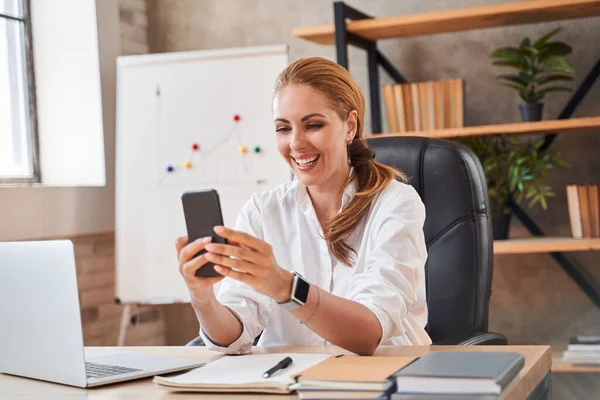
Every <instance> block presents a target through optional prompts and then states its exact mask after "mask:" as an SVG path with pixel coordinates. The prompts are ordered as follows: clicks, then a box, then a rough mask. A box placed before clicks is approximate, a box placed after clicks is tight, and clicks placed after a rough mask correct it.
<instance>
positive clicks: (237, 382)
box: [154, 354, 331, 393]
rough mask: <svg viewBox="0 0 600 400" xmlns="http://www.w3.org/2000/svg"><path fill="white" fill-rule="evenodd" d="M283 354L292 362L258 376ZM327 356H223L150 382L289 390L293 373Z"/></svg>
mask: <svg viewBox="0 0 600 400" xmlns="http://www.w3.org/2000/svg"><path fill="white" fill-rule="evenodd" d="M285 357H291V358H292V360H293V362H292V365H290V366H289V367H288V368H286V369H282V370H280V371H278V372H277V373H275V374H274V375H273V376H271V377H270V378H263V377H262V375H263V373H264V372H266V371H267V370H268V369H270V368H271V367H273V366H274V365H276V364H277V363H278V362H279V361H281V360H282V359H284V358H285ZM329 357H331V354H250V355H244V356H225V357H223V358H220V359H218V360H216V361H213V362H211V363H208V364H206V365H205V366H203V367H200V368H196V369H193V370H191V371H189V372H186V373H184V374H181V375H178V376H173V377H161V376H157V377H155V378H154V382H155V383H157V384H158V385H160V386H161V387H162V388H164V389H167V390H169V391H191V392H228V393H234V392H255V393H290V392H291V391H292V389H290V386H291V385H292V384H293V383H294V382H295V381H294V377H295V376H296V375H298V374H299V373H300V372H301V371H303V370H305V369H308V368H310V367H312V366H314V365H315V364H318V363H320V362H321V361H323V360H325V359H327V358H329Z"/></svg>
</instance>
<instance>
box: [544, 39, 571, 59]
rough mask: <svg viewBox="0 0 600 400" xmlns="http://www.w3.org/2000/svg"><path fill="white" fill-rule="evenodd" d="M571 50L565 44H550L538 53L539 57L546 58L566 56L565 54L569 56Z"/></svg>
mask: <svg viewBox="0 0 600 400" xmlns="http://www.w3.org/2000/svg"><path fill="white" fill-rule="evenodd" d="M572 51H573V49H572V48H571V46H569V45H568V44H566V43H562V42H552V43H548V44H547V45H546V46H545V47H544V48H543V50H542V51H540V56H542V54H543V57H544V58H546V57H549V56H566V55H567V54H571V52H572Z"/></svg>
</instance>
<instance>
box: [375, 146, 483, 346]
mask: <svg viewBox="0 0 600 400" xmlns="http://www.w3.org/2000/svg"><path fill="white" fill-rule="evenodd" d="M368 143H369V145H370V146H371V147H372V148H373V150H375V152H376V157H375V159H376V160H377V161H379V162H381V163H383V164H386V165H389V166H392V167H394V168H397V169H399V170H400V171H402V172H404V173H405V174H406V175H408V177H409V178H410V184H411V185H412V186H413V187H414V188H415V189H416V190H417V192H418V193H419V195H420V196H421V199H422V200H423V203H424V204H425V209H426V215H427V216H426V219H425V227H424V231H425V241H426V243H427V250H428V259H427V264H426V280H427V281H426V284H427V305H428V309H429V319H428V325H427V331H428V333H429V335H430V337H431V339H432V340H433V341H434V342H436V341H439V340H444V339H447V338H450V337H454V336H467V335H469V334H471V333H474V332H487V329H488V308H489V299H490V294H491V282H492V269H493V240H492V233H491V226H492V225H491V216H490V208H489V201H488V195H487V185H486V182H485V177H484V175H483V170H482V167H481V163H480V162H479V159H478V158H477V156H475V154H474V153H473V152H472V151H471V150H470V149H468V148H467V147H466V146H463V145H461V144H459V143H457V142H453V141H449V140H441V139H430V138H420V137H384V138H383V137H382V138H373V139H369V140H368Z"/></svg>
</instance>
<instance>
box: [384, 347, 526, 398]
mask: <svg viewBox="0 0 600 400" xmlns="http://www.w3.org/2000/svg"><path fill="white" fill-rule="evenodd" d="M524 365H525V357H523V355H522V354H519V353H505V352H455V351H432V352H430V353H428V354H426V355H425V356H423V357H421V358H420V359H418V360H417V361H415V362H414V363H412V364H410V365H409V366H407V367H406V368H404V369H403V370H402V371H400V372H398V374H397V375H396V385H397V393H399V394H440V395H441V394H443V395H458V394H460V395H498V394H500V393H502V389H504V388H505V387H506V385H508V384H509V383H510V381H512V380H513V379H514V377H515V376H517V374H518V373H519V371H520V370H521V369H522V368H523V366H524Z"/></svg>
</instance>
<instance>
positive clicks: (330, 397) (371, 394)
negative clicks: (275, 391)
mask: <svg viewBox="0 0 600 400" xmlns="http://www.w3.org/2000/svg"><path fill="white" fill-rule="evenodd" d="M389 395H390V393H389V392H388V391H385V390H384V391H380V390H377V391H359V392H351V391H345V390H344V391H342V390H340V391H331V390H307V391H298V398H299V399H301V400H342V399H353V400H387V399H388V398H389Z"/></svg>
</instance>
